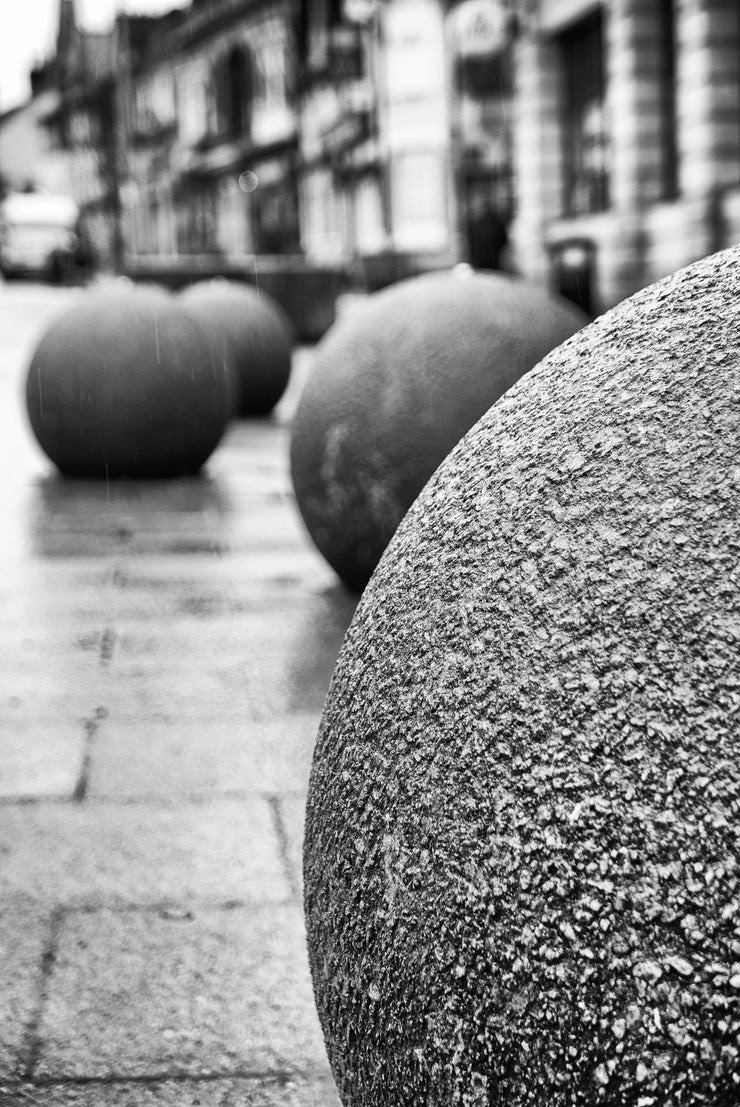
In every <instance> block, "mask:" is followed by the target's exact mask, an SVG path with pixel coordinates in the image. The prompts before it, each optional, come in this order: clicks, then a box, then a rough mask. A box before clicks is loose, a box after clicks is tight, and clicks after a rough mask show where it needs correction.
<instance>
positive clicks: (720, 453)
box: [304, 248, 740, 1107]
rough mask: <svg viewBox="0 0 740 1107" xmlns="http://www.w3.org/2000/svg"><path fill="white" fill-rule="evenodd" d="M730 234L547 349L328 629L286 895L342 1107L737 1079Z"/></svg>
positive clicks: (737, 505)
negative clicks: (333, 655)
mask: <svg viewBox="0 0 740 1107" xmlns="http://www.w3.org/2000/svg"><path fill="white" fill-rule="evenodd" d="M738 361H740V248H734V249H732V250H729V251H727V252H725V253H722V254H719V255H716V256H714V257H712V258H710V259H707V260H705V261H703V262H701V263H698V264H696V265H694V266H691V267H689V268H688V269H686V270H683V271H681V272H679V273H677V274H675V275H673V276H671V277H670V278H668V279H666V280H663V281H661V282H660V283H658V284H656V285H653V286H652V287H650V288H649V289H647V290H644V291H642V292H641V293H639V294H638V295H636V296H635V297H633V298H632V299H630V300H627V301H625V302H624V303H622V304H621V305H619V306H618V307H617V308H616V309H614V310H613V311H611V312H610V313H608V314H606V315H605V316H603V317H602V318H600V319H599V320H597V321H596V322H595V323H594V324H593V325H591V326H588V327H586V328H585V329H584V330H582V331H581V332H580V333H579V334H578V335H576V336H574V337H573V338H572V339H570V340H568V341H567V342H565V343H564V344H563V345H562V346H560V347H559V349H557V350H555V351H553V352H552V353H551V354H550V355H549V356H548V357H546V358H545V359H544V360H543V361H542V363H541V364H540V365H539V366H538V367H537V368H536V369H535V370H534V371H533V372H532V373H529V374H528V375H527V376H525V377H524V378H523V379H522V380H521V381H519V382H518V384H516V385H515V386H514V387H513V388H512V389H511V390H510V391H509V392H508V394H507V395H506V396H504V397H503V398H502V399H501V400H500V401H499V402H498V403H497V404H496V405H495V406H494V407H493V408H492V409H491V410H490V411H489V412H488V413H487V414H486V415H485V416H484V418H483V419H481V420H480V422H479V423H478V424H477V425H476V426H475V427H474V428H473V429H472V430H471V431H470V432H469V434H467V435H466V436H465V438H464V439H463V440H462V442H461V443H460V444H459V445H458V447H457V448H456V449H455V450H454V451H453V452H452V454H451V455H450V457H449V458H448V459H447V460H446V461H445V463H444V464H443V465H442V466H440V468H439V469H438V471H437V472H436V474H435V475H434V477H433V478H432V480H431V481H430V482H429V484H428V485H427V487H426V489H425V490H424V492H423V493H422V495H421V496H420V497H419V498H418V500H417V501H416V503H415V504H414V506H413V507H412V508H411V510H410V511H409V513H408V515H407V516H406V519H405V520H404V522H403V523H402V525H401V527H400V528H399V531H398V533H397V535H396V537H395V539H394V541H393V542H392V544H391V546H390V547H389V549H388V551H387V552H386V554H385V556H384V558H383V559H382V561H381V563H380V565H379V567H378V570H377V572H376V573H375V575H374V577H373V580H372V581H371V582H370V584H369V586H368V588H367V589H366V591H365V593H364V595H363V597H362V599H361V601H360V604H359V607H358V610H357V613H356V615H355V618H354V620H353V623H352V624H351V627H350V630H349V633H348V636H347V638H346V640H345V644H344V646H343V649H342V652H341V653H340V657H339V661H338V664H337V668H336V670H335V673H334V676H333V679H332V683H331V687H330V691H329V695H328V698H327V702H326V705H325V709H324V715H323V719H322V723H321V727H320V732H319V737H318V742H317V747H316V750H315V755H314V762H313V768H312V774H311V783H310V790H309V798H308V809H307V823H306V835H305V846H304V876H305V909H306V921H307V932H308V944H309V951H310V962H311V970H312V974H313V982H314V990H315V995H316V1002H317V1006H318V1011H319V1014H320V1018H321V1021H322V1024H323V1028H324V1033H325V1037H326V1042H327V1047H328V1053H329V1057H330V1060H331V1064H332V1066H333V1070H334V1074H335V1077H336V1081H337V1085H338V1087H339V1090H340V1093H341V1095H342V1098H343V1101H344V1103H346V1104H350V1103H351V1104H352V1105H353V1107H416V1105H418V1107H427V1105H429V1104H439V1105H442V1104H444V1105H445V1107H463V1105H464V1107H472V1105H473V1104H475V1105H479V1104H493V1103H495V1104H501V1105H506V1107H524V1105H527V1107H530V1105H534V1104H537V1105H543V1107H545V1105H546V1107H566V1105H568V1107H593V1105H598V1104H604V1105H607V1104H608V1105H610V1107H617V1105H619V1107H626V1105H627V1104H629V1105H634V1107H636V1105H638V1104H643V1105H646V1107H647V1105H651V1104H652V1105H655V1107H667V1105H668V1104H678V1103H686V1104H689V1103H691V1104H692V1107H700V1105H703V1104H706V1105H707V1107H710V1105H711V1107H717V1105H718V1104H725V1105H729V1104H731V1103H737V1102H738V1096H739V1095H740V999H739V997H740V712H739V711H738V708H739V707H740V667H739V666H738V656H739V654H738V647H739V644H740V589H739V587H738V518H740V465H739V464H738V442H740V374H738V369H737V366H738Z"/></svg>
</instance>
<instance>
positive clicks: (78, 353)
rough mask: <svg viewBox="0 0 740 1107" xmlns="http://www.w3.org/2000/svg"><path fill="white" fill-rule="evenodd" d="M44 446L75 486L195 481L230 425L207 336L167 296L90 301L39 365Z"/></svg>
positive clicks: (29, 394) (54, 329)
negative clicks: (129, 480) (190, 477)
mask: <svg viewBox="0 0 740 1107" xmlns="http://www.w3.org/2000/svg"><path fill="white" fill-rule="evenodd" d="M26 405H27V410H28V417H29V420H30V424H31V428H32V430H33V432H34V434H35V436H36V438H37V440H38V442H39V445H40V446H41V448H42V449H43V450H44V452H45V453H46V454H47V456H48V457H49V458H50V459H51V461H53V462H54V464H55V465H56V466H57V468H58V469H59V470H60V471H61V472H62V473H64V474H65V475H67V476H72V477H100V478H105V477H108V478H115V477H137V478H138V477H143V478H158V477H173V476H174V477H176V476H183V475H185V474H192V473H196V472H197V471H198V470H199V469H200V468H201V466H202V465H203V464H204V462H205V461H206V460H207V458H208V457H209V456H210V454H211V453H212V452H213V450H214V449H215V447H216V445H217V444H218V442H219V440H220V438H221V436H222V434H223V432H224V430H225V428H226V425H227V422H228V419H229V414H230V410H231V409H230V391H229V381H228V377H227V375H226V373H225V372H224V369H223V366H222V365H220V364H217V363H216V362H215V360H214V359H213V357H212V356H211V351H210V349H209V346H208V343H207V342H206V340H205V338H204V337H203V336H202V334H201V331H200V328H199V327H198V326H197V324H196V323H195V322H193V320H192V319H190V318H189V316H188V315H187V313H186V312H185V311H183V309H182V308H181V307H179V306H178V305H177V304H176V303H175V302H174V300H173V298H172V297H169V296H165V295H163V294H162V293H161V292H159V291H149V290H146V291H145V290H139V289H123V290H120V289H115V290H112V291H105V292H97V291H91V292H88V293H86V294H85V295H84V296H83V298H82V299H81V300H80V301H79V302H78V303H76V304H75V305H74V306H73V307H71V308H69V309H68V310H67V311H65V312H64V313H63V314H62V315H60V316H59V317H58V318H57V319H55V320H54V321H53V322H52V324H51V325H50V326H49V327H48V329H47V330H46V332H45V333H44V334H43V336H42V338H41V340H40V341H39V343H38V345H37V346H36V349H35V350H34V353H33V355H32V357H31V361H30V365H29V368H28V374H27V378H26Z"/></svg>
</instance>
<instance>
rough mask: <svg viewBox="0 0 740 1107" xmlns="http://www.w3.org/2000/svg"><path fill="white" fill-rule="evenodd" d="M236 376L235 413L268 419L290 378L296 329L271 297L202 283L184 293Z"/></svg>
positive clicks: (229, 284) (233, 284)
mask: <svg viewBox="0 0 740 1107" xmlns="http://www.w3.org/2000/svg"><path fill="white" fill-rule="evenodd" d="M180 302H181V303H182V305H183V307H184V308H185V309H186V310H187V311H188V312H189V313H190V314H191V316H192V317H193V318H194V319H195V320H197V322H198V323H199V325H200V326H201V327H202V328H203V332H204V334H205V335H206V337H207V338H208V341H209V342H210V344H211V348H212V350H213V353H214V356H215V357H216V358H217V359H218V361H219V362H220V363H221V364H223V365H225V366H226V367H227V369H228V371H229V373H230V375H231V377H232V381H233V389H234V409H235V412H236V414H237V415H242V416H249V415H267V414H269V412H271V411H272V409H273V408H274V407H275V405H276V404H277V402H278V400H279V399H280V397H281V396H282V395H283V393H284V392H285V389H286V388H287V386H288V381H289V379H290V367H291V355H292V349H293V336H292V327H291V323H290V320H289V319H288V316H287V315H286V313H285V312H284V311H283V309H282V307H281V306H280V305H279V304H278V303H277V301H276V300H274V299H273V298H272V297H271V296H268V295H267V294H266V293H264V292H262V291H260V289H258V288H253V287H252V286H251V285H247V284H242V283H240V282H238V281H227V280H220V279H217V280H212V281H200V282H198V283H197V284H194V285H191V286H190V288H188V289H187V290H186V291H184V292H182V293H181V295H180Z"/></svg>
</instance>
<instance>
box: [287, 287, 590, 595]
mask: <svg viewBox="0 0 740 1107" xmlns="http://www.w3.org/2000/svg"><path fill="white" fill-rule="evenodd" d="M587 321H588V319H587V316H586V315H585V314H584V313H583V312H582V311H581V310H580V309H578V308H576V307H574V306H573V305H572V304H569V303H568V302H567V301H566V300H564V299H562V297H554V296H552V295H550V294H549V293H548V292H546V291H545V290H544V289H541V288H539V287H535V286H533V285H531V284H529V283H527V282H525V281H523V280H519V279H516V278H512V277H507V276H504V275H502V274H483V273H472V272H470V274H469V275H468V276H464V277H458V276H457V275H454V274H452V273H435V274H431V275H425V276H423V277H416V278H413V279H411V280H407V281H402V282H400V283H398V284H396V285H393V286H391V287H390V288H388V289H385V290H384V291H382V292H379V293H376V294H375V295H373V296H371V297H370V298H369V299H368V301H367V302H366V303H365V304H363V305H362V306H361V307H360V308H358V309H357V311H356V312H355V313H353V314H351V315H349V316H348V317H347V318H346V319H344V320H342V319H340V320H339V322H338V323H337V324H335V326H334V327H332V329H331V330H330V331H329V333H328V334H327V335H326V337H325V338H324V339H323V341H322V342H321V343H320V344H319V346H318V348H317V352H316V358H315V361H314V364H313V366H312V368H311V372H310V375H309V377H308V380H307V383H306V385H305V387H304V390H303V392H302V394H301V398H300V400H299V402H298V407H297V410H296V413H295V416H294V419H293V425H292V433H291V473H292V478H293V486H294V489H295V494H296V499H297V502H298V507H299V509H300V511H301V514H302V516H303V519H304V522H305V524H306V526H307V528H308V531H309V534H310V535H311V537H312V539H313V541H314V542H315V544H316V546H317V547H318V549H319V550H320V551H321V553H322V554H323V555H324V557H325V558H326V560H327V561H328V562H329V564H330V565H331V566H332V567H333V568H334V570H335V571H336V572H337V573H338V574H339V576H340V577H341V578H342V579H343V580H344V581H345V583H346V584H348V585H349V587H350V588H352V589H354V590H356V591H361V590H362V588H364V586H365V584H366V583H367V581H368V579H369V577H370V575H371V573H372V572H373V570H374V568H375V566H376V565H377V563H378V561H379V559H380V556H381V554H382V552H383V550H384V549H385V547H386V545H387V544H388V542H389V540H390V538H391V537H392V535H393V533H394V532H395V530H396V527H397V526H398V524H399V523H400V521H401V519H402V518H403V516H404V515H405V513H406V511H407V510H408V508H409V507H410V506H411V504H412V503H413V501H414V499H415V498H416V496H417V495H418V494H419V492H420V491H421V489H422V488H423V486H424V484H425V483H426V481H427V480H428V478H429V477H430V476H431V475H432V473H433V472H434V470H435V469H436V468H437V466H438V465H439V463H440V462H441V461H442V460H443V459H444V458H445V457H446V456H447V454H448V453H449V451H450V450H451V449H452V447H453V446H454V445H455V444H456V443H457V442H458V441H459V440H460V438H461V437H462V436H463V434H465V432H466V431H467V430H469V428H470V427H471V426H472V425H473V423H475V421H476V420H477V419H478V418H479V417H480V416H481V415H482V414H483V413H484V412H485V411H486V410H487V409H488V408H489V407H490V406H491V404H492V403H493V402H494V401H495V400H497V399H498V397H499V396H501V395H502V393H504V392H505V391H506V389H507V388H509V387H510V386H511V385H512V384H513V383H514V381H516V380H518V379H519V377H520V376H521V375H522V374H523V373H526V372H527V371H528V370H529V369H531V368H532V366H533V365H535V364H536V362H538V361H539V360H540V358H542V357H543V356H544V355H545V354H546V353H547V352H548V351H549V350H551V349H552V348H553V347H554V346H557V345H559V343H560V342H562V341H563V340H564V339H565V338H567V337H568V336H569V335H571V334H573V332H574V331H576V330H578V329H579V328H580V327H582V326H584V324H585V323H586V322H587Z"/></svg>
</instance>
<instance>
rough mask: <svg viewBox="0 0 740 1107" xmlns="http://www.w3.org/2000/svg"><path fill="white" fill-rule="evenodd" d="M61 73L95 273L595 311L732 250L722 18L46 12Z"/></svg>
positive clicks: (735, 138) (473, 8)
mask: <svg viewBox="0 0 740 1107" xmlns="http://www.w3.org/2000/svg"><path fill="white" fill-rule="evenodd" d="M54 71H55V73H56V76H57V81H56V96H57V98H58V106H57V109H56V110H55V112H52V113H51V118H52V120H53V121H54V123H55V127H56V133H57V136H58V145H59V147H60V148H62V147H63V148H64V149H66V151H67V153H68V154H69V156H70V158H71V160H72V163H73V165H74V173H75V185H74V188H75V194H76V196H77V198H78V199H79V200H80V201H81V202H82V203H83V206H84V209H85V211H86V213H87V218H88V220H89V222H90V225H91V227H93V228H94V229H95V239H96V243H97V244H98V250H99V253H100V255H101V258H102V260H103V261H104V262H109V263H110V264H113V265H120V263H121V260H122V259H123V258H132V257H134V258H147V257H150V258H159V259H160V260H162V261H164V260H165V259H171V260H172V262H173V264H174V263H175V262H177V261H179V262H180V263H181V264H182V265H187V264H190V263H191V262H192V261H193V260H194V259H195V258H200V259H203V258H210V259H212V260H218V259H222V260H224V261H225V262H227V261H228V262H229V263H230V264H231V265H232V266H239V265H243V266H248V265H249V264H250V259H253V258H254V257H262V258H264V256H265V255H270V256H275V255H277V256H280V257H283V258H285V257H300V258H302V259H304V260H305V261H307V262H309V263H311V264H312V265H314V266H317V267H321V266H326V267H334V268H336V269H340V270H343V271H345V272H346V273H347V275H348V279H349V280H351V281H354V282H355V283H357V284H359V285H361V286H363V287H367V288H373V287H378V286H380V285H382V284H384V283H386V282H387V281H389V280H392V279H394V278H396V277H400V276H404V275H406V274H408V273H413V272H418V271H423V270H425V269H429V268H438V267H445V266H449V265H452V264H454V263H455V262H457V261H460V260H468V261H470V262H471V263H472V264H473V265H475V266H476V267H485V266H489V267H492V268H497V267H505V268H509V269H512V270H514V271H516V272H520V273H523V274H525V275H527V276H529V277H532V278H533V279H535V280H538V281H541V282H546V283H550V284H552V285H553V286H555V287H557V288H560V289H561V290H562V291H565V292H567V293H568V294H570V295H572V296H573V297H574V298H575V299H578V298H580V299H581V301H582V302H583V303H584V305H585V306H587V307H589V308H590V309H591V310H592V311H594V312H597V311H600V310H602V309H604V308H606V307H608V306H609V305H610V304H613V303H615V302H617V301H618V300H619V299H621V298H622V297H623V296H625V295H628V294H629V293H631V292H632V291H634V290H635V289H637V288H639V287H640V286H642V285H644V284H647V283H649V282H650V281H652V280H654V279H656V278H657V277H659V276H661V275H663V274H664V273H667V272H670V271H671V270H672V269H674V268H676V267H677V266H679V265H682V264H684V263H686V262H689V261H691V260H693V259H694V258H697V257H700V256H702V255H703V254H705V253H708V252H711V251H712V250H714V249H718V248H721V247H722V246H724V245H727V244H729V243H731V242H733V241H736V240H737V239H738V238H740V124H739V122H738V121H739V120H740V76H739V73H740V5H738V3H737V0H192V2H191V4H190V6H189V7H187V8H185V9H181V10H178V11H173V12H171V13H168V14H166V15H164V16H160V17H156V18H151V17H150V18H145V17H134V16H125V15H119V17H118V19H117V21H116V25H115V28H114V30H113V31H112V32H111V34H110V35H108V36H91V35H89V34H87V33H86V32H83V31H80V30H79V28H78V26H77V22H76V19H75V13H74V3H73V0H60V26H59V39H58V44H57V57H56V60H55V70H54ZM106 228H107V232H106ZM106 233H107V235H108V239H107V241H106V238H105V235H106Z"/></svg>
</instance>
